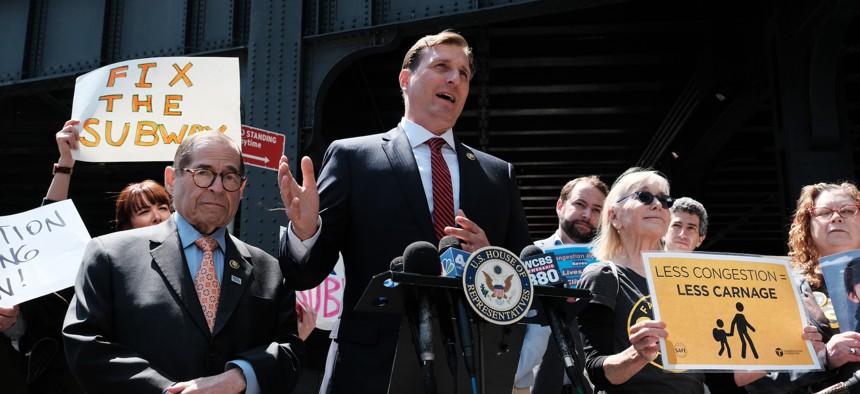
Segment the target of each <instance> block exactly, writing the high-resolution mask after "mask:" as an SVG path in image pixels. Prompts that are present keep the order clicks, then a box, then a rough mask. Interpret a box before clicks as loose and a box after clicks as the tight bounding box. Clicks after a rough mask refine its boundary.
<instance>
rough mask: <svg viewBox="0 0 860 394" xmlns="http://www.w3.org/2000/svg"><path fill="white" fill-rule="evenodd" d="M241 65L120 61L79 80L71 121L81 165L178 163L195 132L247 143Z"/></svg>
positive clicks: (218, 60) (208, 60) (215, 60)
mask: <svg viewBox="0 0 860 394" xmlns="http://www.w3.org/2000/svg"><path fill="white" fill-rule="evenodd" d="M239 100H240V99H239V60H238V59H237V58H227V57H161V58H148V59H135V60H129V61H125V62H120V63H114V64H111V65H109V66H105V67H102V68H100V69H98V70H94V71H91V72H89V73H87V74H84V75H81V76H80V77H78V79H77V81H76V83H75V96H74V103H73V104H72V118H73V119H78V120H80V121H81V123H80V124H79V125H78V126H77V127H79V130H80V131H81V144H80V147H81V148H80V150H78V151H73V155H74V156H75V158H76V159H77V160H82V161H91V162H116V161H124V162H128V161H172V160H173V154H174V153H175V152H176V146H177V145H179V143H180V142H182V139H183V138H184V137H186V136H188V135H191V134H194V133H198V132H201V131H218V132H221V133H224V134H227V135H228V136H229V137H230V138H232V139H233V140H234V141H236V143H238V144H241V141H242V134H241V120H240V102H239Z"/></svg>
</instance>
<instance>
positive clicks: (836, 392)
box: [815, 371, 860, 394]
mask: <svg viewBox="0 0 860 394" xmlns="http://www.w3.org/2000/svg"><path fill="white" fill-rule="evenodd" d="M856 393H860V371H856V372H854V375H852V376H851V377H850V378H848V380H846V381H844V382H839V383H836V384H834V385H833V386H830V387H828V388H826V389H824V390H821V391H819V392H817V393H815V394H856Z"/></svg>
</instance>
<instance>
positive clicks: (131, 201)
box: [114, 179, 171, 230]
mask: <svg viewBox="0 0 860 394" xmlns="http://www.w3.org/2000/svg"><path fill="white" fill-rule="evenodd" d="M170 213H171V209H170V194H168V193H167V190H165V189H164V186H161V185H160V184H159V183H158V182H156V181H153V180H150V179H147V180H145V181H143V182H138V183H132V184H129V185H128V186H126V187H125V189H122V191H121V192H119V196H117V198H116V218H115V220H114V223H115V224H116V229H117V230H130V229H133V228H139V227H146V226H152V225H155V224H158V223H161V222H163V221H165V220H167V218H168V217H170Z"/></svg>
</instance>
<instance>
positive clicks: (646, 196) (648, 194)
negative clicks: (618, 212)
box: [616, 190, 856, 213]
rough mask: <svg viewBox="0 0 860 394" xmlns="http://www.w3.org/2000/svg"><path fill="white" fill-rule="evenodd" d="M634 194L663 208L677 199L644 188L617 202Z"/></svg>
mask: <svg viewBox="0 0 860 394" xmlns="http://www.w3.org/2000/svg"><path fill="white" fill-rule="evenodd" d="M634 195H635V196H636V199H637V200H639V201H640V202H641V203H642V204H645V205H651V203H652V202H654V199H655V198H656V199H657V201H660V205H661V206H662V207H663V209H669V208H672V204H674V203H675V199H674V198H672V196H667V195H665V194H657V195H654V194H653V193H651V192H648V191H644V190H642V191H638V192H633V193H630V194H628V195H626V196H624V197H621V198H620V199H619V200H618V201H616V202H622V201H624V200H625V199H626V198H627V197H630V196H634ZM855 213H856V212H855Z"/></svg>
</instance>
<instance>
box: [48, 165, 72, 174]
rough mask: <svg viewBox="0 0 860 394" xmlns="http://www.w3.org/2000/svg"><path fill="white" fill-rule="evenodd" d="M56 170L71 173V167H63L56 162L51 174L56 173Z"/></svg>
mask: <svg viewBox="0 0 860 394" xmlns="http://www.w3.org/2000/svg"><path fill="white" fill-rule="evenodd" d="M58 172H60V173H63V174H69V175H72V167H63V166H61V165H59V164H57V163H54V171H53V172H52V174H54V175H56V174H57V173H58Z"/></svg>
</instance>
